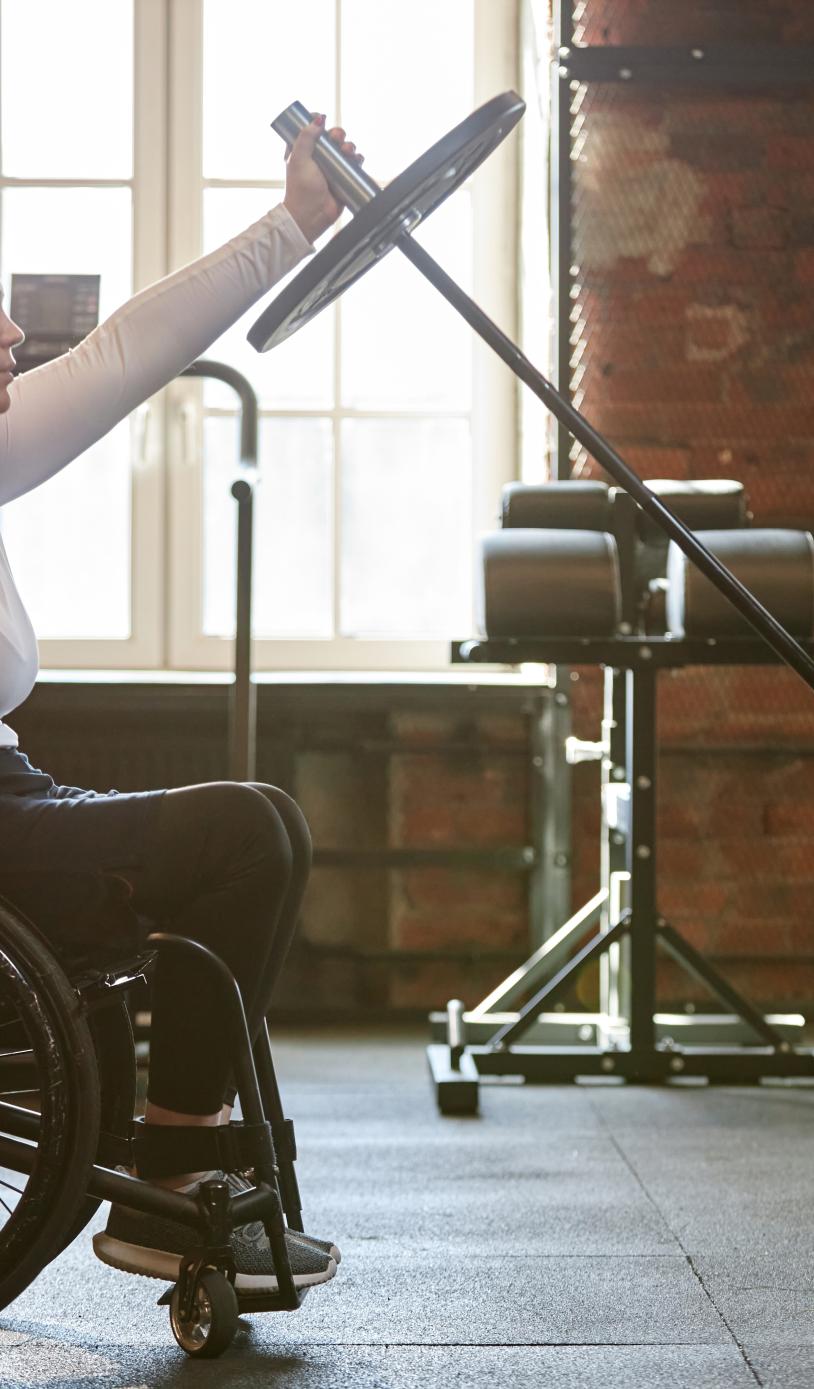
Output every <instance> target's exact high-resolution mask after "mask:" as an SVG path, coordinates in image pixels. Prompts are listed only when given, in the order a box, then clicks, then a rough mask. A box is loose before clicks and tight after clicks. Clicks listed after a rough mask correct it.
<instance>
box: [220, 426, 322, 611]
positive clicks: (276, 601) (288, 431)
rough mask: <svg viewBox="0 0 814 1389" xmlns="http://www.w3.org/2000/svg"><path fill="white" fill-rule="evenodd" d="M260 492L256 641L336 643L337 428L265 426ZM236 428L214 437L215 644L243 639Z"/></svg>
mask: <svg viewBox="0 0 814 1389" xmlns="http://www.w3.org/2000/svg"><path fill="white" fill-rule="evenodd" d="M259 454H260V482H259V485H258V487H257V490H256V492H255V530H254V536H255V544H254V604H253V606H254V613H253V618H254V631H255V635H256V636H258V637H261V636H262V637H329V636H331V635H332V628H333V606H332V589H333V521H332V514H333V496H332V481H331V479H332V470H333V444H332V432H331V425H330V421H328V420H286V419H264V420H261V422H260V439H259ZM237 456H238V430H237V423H236V421H235V420H234V419H230V418H228V417H226V416H219V417H215V418H210V419H208V420H207V421H206V424H205V430H204V518H203V521H204V597H203V605H204V613H203V629H204V633H205V634H206V635H207V636H233V635H234V630H235V534H236V527H237V503H236V502H235V501H234V500H233V498H232V497H231V496H230V490H229V489H230V487H231V484H232V482H233V481H234V479H235V477H236V476H237V474H238V468H237Z"/></svg>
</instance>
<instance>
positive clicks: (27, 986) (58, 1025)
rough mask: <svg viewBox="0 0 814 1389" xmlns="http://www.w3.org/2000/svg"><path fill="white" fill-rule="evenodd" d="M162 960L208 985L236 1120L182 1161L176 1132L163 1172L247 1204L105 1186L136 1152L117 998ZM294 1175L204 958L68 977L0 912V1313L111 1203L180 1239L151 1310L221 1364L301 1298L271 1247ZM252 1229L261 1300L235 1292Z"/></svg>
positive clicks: (233, 1008) (260, 1082)
mask: <svg viewBox="0 0 814 1389" xmlns="http://www.w3.org/2000/svg"><path fill="white" fill-rule="evenodd" d="M167 951H172V952H182V953H183V952H186V953H187V954H190V953H192V952H196V953H197V954H198V955H199V956H203V957H204V958H205V959H206V967H207V968H209V969H211V970H212V972H213V974H214V976H215V978H216V979H217V981H218V982H217V987H218V990H219V992H220V994H221V996H222V999H223V1006H224V1016H226V1017H228V1019H229V1029H230V1051H231V1063H232V1067H233V1073H234V1078H235V1084H236V1087H237V1093H238V1099H239V1104H240V1113H241V1115H242V1119H241V1120H240V1121H238V1120H233V1121H232V1122H231V1123H230V1124H228V1125H222V1126H220V1127H216V1128H201V1129H200V1135H201V1138H200V1146H199V1145H198V1139H197V1133H198V1131H196V1134H195V1138H194V1140H193V1141H194V1144H195V1146H194V1148H191V1147H190V1146H189V1143H190V1139H189V1134H190V1131H189V1130H188V1129H187V1130H181V1131H179V1132H180V1133H182V1134H184V1135H185V1136H186V1141H185V1143H184V1146H183V1151H181V1150H179V1152H178V1158H179V1160H181V1161H182V1164H183V1165H182V1166H181V1167H180V1168H178V1167H175V1168H174V1169H168V1170H176V1171H178V1170H181V1171H192V1170H195V1171H208V1170H212V1169H218V1168H222V1169H224V1170H225V1171H247V1172H252V1173H253V1178H252V1180H253V1182H254V1187H253V1189H251V1190H247V1191H242V1192H239V1193H238V1194H236V1195H230V1192H229V1188H228V1186H227V1184H226V1183H225V1182H223V1181H220V1180H217V1179H213V1180H210V1181H205V1182H203V1183H202V1184H201V1187H200V1189H199V1192H198V1193H197V1195H195V1196H192V1195H188V1194H183V1193H179V1192H174V1191H170V1190H165V1189H163V1188H161V1187H158V1186H154V1185H150V1184H149V1183H148V1182H146V1181H143V1180H140V1179H139V1178H137V1177H131V1176H128V1175H127V1174H126V1173H124V1172H123V1171H117V1170H116V1169H117V1168H122V1167H128V1166H132V1165H133V1157H134V1147H135V1145H136V1143H137V1141H138V1140H137V1139H136V1137H135V1134H136V1131H137V1129H136V1122H134V1118H133V1116H134V1110H135V1103H136V1052H135V1044H134V1038H133V1029H132V1025H131V1021H130V1013H129V1010H128V1007H127V994H128V990H130V989H131V988H133V986H135V985H143V984H144V983H145V981H146V980H147V978H148V977H149V973H150V971H151V969H152V968H153V966H154V964H155V961H156V959H157V958H158V957H159V955H161V953H162V952H167ZM168 1132H171V1131H168ZM295 1159H296V1142H295V1136H294V1128H293V1125H292V1123H291V1122H290V1120H288V1119H286V1118H285V1117H284V1114H283V1108H282V1102H281V1099H280V1092H279V1089H278V1086H277V1081H276V1077H275V1073H274V1066H273V1062H272V1054H271V1046H270V1042H269V1035H268V1029H267V1028H266V1026H265V1024H264V1025H263V1027H262V1029H261V1031H260V1034H259V1036H258V1038H257V1040H256V1041H255V1043H254V1045H252V1043H251V1041H250V1038H249V1031H248V1027H247V1023H246V1015H245V1011H244V1007H243V1001H242V998H241V994H240V990H239V988H238V985H237V983H236V981H235V979H234V977H233V975H232V974H231V973H230V971H229V970H228V969H227V967H226V965H225V964H224V963H223V961H222V960H220V959H219V958H218V956H217V955H215V954H214V953H213V952H212V951H210V950H209V949H208V948H207V947H206V946H204V945H201V944H200V943H198V942H196V941H191V940H187V939H185V938H183V937H180V936H175V935H172V934H169V933H166V932H161V931H156V932H154V933H153V934H151V935H150V936H148V938H147V941H146V947H145V949H144V951H143V952H142V953H141V954H139V955H138V956H137V957H136V958H132V959H128V960H121V959H120V960H118V961H116V962H114V963H113V964H112V965H111V967H110V968H99V967H98V966H96V965H94V966H92V967H88V964H87V961H85V962H84V963H83V962H73V963H72V962H71V960H70V959H68V958H62V957H61V956H58V955H57V953H55V951H54V949H53V947H52V945H51V944H50V943H49V942H48V941H47V940H46V939H45V937H44V936H43V935H42V933H41V932H40V931H39V930H38V929H37V927H36V926H35V925H34V923H33V922H32V921H30V920H29V919H28V918H27V917H26V916H24V915H23V913H22V912H20V910H19V909H18V908H17V907H16V906H15V905H14V904H13V903H12V902H10V901H8V900H7V899H6V898H3V897H0V1308H1V1307H5V1306H7V1305H8V1304H9V1303H10V1302H11V1301H12V1300H13V1299H14V1298H16V1297H18V1296H19V1295H20V1293H22V1292H23V1291H24V1290H25V1288H27V1287H28V1285H29V1284H30V1283H31V1282H33V1280H34V1279H35V1278H36V1276H37V1274H38V1273H39V1272H40V1271H41V1270H42V1269H43V1268H45V1266H46V1265H47V1264H48V1263H49V1262H50V1261H51V1260H52V1259H54V1258H56V1257H57V1255H58V1254H60V1253H61V1252H62V1250H63V1249H65V1248H66V1246H67V1245H68V1244H70V1243H71V1242H72V1240H74V1239H75V1238H76V1236H77V1235H78V1234H79V1233H80V1231H81V1230H82V1229H84V1227H85V1225H86V1224H87V1223H88V1221H89V1220H90V1219H91V1217H92V1216H93V1215H94V1213H95V1212H96V1210H97V1209H98V1207H99V1205H100V1203H101V1201H103V1200H110V1201H116V1202H119V1203H121V1204H123V1205H127V1206H130V1207H132V1208H134V1209H135V1210H139V1211H142V1212H147V1213H149V1214H154V1215H160V1216H164V1217H165V1218H167V1219H169V1220H174V1221H179V1222H182V1223H184V1224H186V1225H188V1226H189V1250H188V1251H187V1252H186V1253H185V1255H184V1256H183V1258H182V1261H181V1266H180V1272H179V1277H178V1280H177V1282H176V1283H175V1284H174V1286H173V1287H171V1288H169V1289H168V1290H167V1291H166V1292H165V1293H164V1294H163V1296H162V1297H161V1298H159V1304H160V1305H168V1306H169V1316H170V1326H171V1328H172V1332H173V1335H174V1337H175V1339H176V1341H177V1343H178V1345H179V1346H180V1347H181V1349H182V1350H184V1351H185V1352H186V1353H187V1355H189V1356H192V1357H200V1358H212V1357H215V1356H217V1355H220V1354H221V1353H222V1352H223V1351H224V1350H225V1349H226V1348H227V1346H228V1345H229V1344H230V1343H231V1341H232V1338H233V1336H234V1333H235V1330H236V1329H237V1321H238V1316H239V1315H240V1314H241V1313H246V1312H261V1311H283V1310H290V1311H294V1310H296V1309H297V1308H298V1307H300V1306H301V1304H302V1302H303V1300H304V1298H305V1295H306V1293H307V1291H308V1289H307V1288H296V1287H295V1285H294V1280H293V1275H292V1272H291V1266H290V1262H289V1258H288V1253H287V1249H286V1242H285V1229H286V1224H287V1225H288V1227H289V1228H290V1229H292V1230H299V1231H301V1230H302V1228H303V1226H302V1212H301V1202H300V1194H299V1189H298V1185H297V1178H296V1174H295V1170H294V1164H295ZM250 1220H260V1221H262V1222H263V1225H264V1227H265V1230H266V1234H267V1236H268V1239H269V1242H270V1245H271V1250H272V1255H273V1258H274V1265H275V1270H276V1274H277V1284H278V1288H277V1291H276V1292H274V1293H264V1294H255V1293H247V1292H245V1291H241V1292H240V1293H238V1292H236V1290H235V1286H234V1279H235V1271H234V1264H233V1261H232V1255H231V1250H230V1246H229V1240H230V1235H231V1232H232V1230H233V1228H235V1227H236V1226H238V1225H243V1224H245V1223H247V1222H248V1221H250Z"/></svg>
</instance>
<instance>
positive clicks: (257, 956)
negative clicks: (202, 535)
mask: <svg viewBox="0 0 814 1389" xmlns="http://www.w3.org/2000/svg"><path fill="white" fill-rule="evenodd" d="M323 125H324V117H318V118H316V119H315V120H314V121H312V123H311V125H310V126H309V127H308V128H307V129H306V130H305V131H303V133H302V134H301V135H300V136H299V137H298V139H297V141H296V143H295V145H294V146H293V149H292V151H291V152H290V157H289V160H288V166H287V176H286V189H285V197H284V201H283V202H282V203H281V204H280V205H279V206H277V207H275V208H273V209H272V210H271V211H270V212H268V213H267V214H266V215H265V216H264V217H262V218H261V219H260V220H259V221H258V222H256V223H254V224H253V225H252V226H250V227H249V228H248V229H247V230H246V231H244V232H242V233H241V234H240V235H238V236H236V237H235V238H234V239H233V240H231V241H229V242H227V244H226V245H224V246H222V247H221V248H220V249H219V250H217V251H214V252H213V253H212V254H211V255H207V256H204V257H203V258H201V259H200V260H197V261H195V262H193V263H192V264H191V265H188V266H186V267H184V268H183V269H182V270H180V271H178V272H177V273H175V274H173V275H170V276H168V277H167V278H166V279H164V280H161V281H160V282H159V283H157V284H154V285H152V286H151V287H150V288H148V289H146V290H144V291H142V292H141V293H139V294H137V295H135V297H134V298H132V299H131V300H130V301H129V302H128V303H126V304H125V305H124V306H123V307H121V308H120V309H118V310H117V311H116V312H115V313H114V314H113V315H112V316H111V317H110V318H109V319H108V320H107V321H106V322H104V323H103V324H101V326H100V327H98V328H97V329H96V330H95V331H94V332H92V333H91V334H90V335H89V337H87V338H86V339H85V340H84V341H83V342H82V343H81V344H80V346H79V347H78V348H77V349H76V350H75V351H72V352H69V353H68V354H67V355H66V356H63V357H60V358H58V359H56V360H55V361H53V362H50V363H49V364H47V365H46V366H43V367H40V368H38V369H36V370H34V371H31V372H30V373H28V374H26V375H25V376H22V377H19V378H17V379H15V378H14V373H13V367H14V358H13V355H12V354H13V349H14V347H15V345H17V344H18V343H19V342H20V341H21V340H22V334H21V333H20V331H19V329H18V328H17V327H16V325H15V324H14V323H12V322H11V320H10V319H9V318H8V317H7V315H6V314H5V313H4V312H3V311H2V310H0V504H5V503H7V502H12V501H14V499H15V498H17V497H20V496H22V495H23V494H24V493H26V492H29V491H31V490H32V489H33V488H34V487H38V486H39V485H40V484H41V483H43V482H45V481H46V480H47V479H48V478H50V477H52V476H53V475H54V474H55V473H56V472H58V471H59V470H60V469H61V468H63V467H65V466H66V464H68V463H70V462H71V460H72V459H74V458H76V457H77V456H78V455H79V454H80V453H82V451H83V450H84V449H86V448H87V447H88V446H89V445H91V444H92V443H94V441H95V440H97V439H99V438H101V437H102V436H103V435H104V434H106V433H107V431H108V430H109V429H111V428H112V427H113V425H115V424H116V423H117V422H118V421H119V420H121V419H123V418H124V417H125V416H126V415H127V414H128V413H129V412H130V411H131V410H133V409H134V408H135V407H136V406H137V405H138V404H139V403H140V402H141V401H143V400H145V399H146V398H147V397H148V396H150V395H152V394H153V393H154V392H155V391H157V390H158V389H159V388H160V387H162V386H164V385H166V383H167V382H169V381H171V380H172V379H173V377H175V376H176V375H177V374H178V373H179V372H180V371H181V370H183V368H184V367H186V366H187V365H188V364H189V363H190V362H191V361H193V360H194V359H195V358H196V357H198V356H199V355H200V354H201V353H202V352H203V351H204V350H205V349H206V348H207V347H208V346H209V345H210V344H211V343H212V342H213V341H214V340H215V339H216V338H218V337H219V336H220V334H221V333H223V332H224V331H225V330H226V329H227V328H228V327H229V326H230V325H231V324H232V323H234V322H235V320H236V319H238V318H239V317H240V316H241V315H242V314H243V313H244V312H245V311H246V310H247V309H248V308H249V307H250V306H251V305H252V304H253V303H254V302H255V301H256V300H257V299H258V298H259V297H260V296H261V295H262V294H264V293H265V291H267V290H268V289H269V287H270V286H271V285H273V284H274V283H275V281H277V280H278V279H280V277H281V276H282V275H284V274H285V273H286V272H287V271H289V270H291V269H292V267H293V266H294V265H296V263H297V262H298V261H299V260H300V259H301V258H302V257H303V256H305V255H307V254H308V253H309V252H310V251H312V250H313V246H312V244H311V243H312V242H313V241H314V240H315V239H316V238H317V237H318V236H320V235H321V234H322V233H323V232H324V231H326V230H327V229H328V228H329V227H330V226H331V224H332V223H333V222H334V221H335V220H336V218H337V217H338V216H339V213H340V207H339V205H338V204H337V203H336V201H335V200H334V199H333V197H332V196H331V194H330V191H329V189H328V185H327V183H326V182H325V180H324V178H323V176H322V174H321V173H320V171H319V169H318V168H317V165H316V163H315V162H314V160H313V158H312V157H311V156H312V152H313V147H314V142H315V141H316V139H317V137H318V136H319V135H320V134H321V132H322V127H323ZM329 134H330V136H331V137H332V138H333V139H334V140H335V141H337V142H338V143H339V144H340V145H341V147H342V149H343V150H344V151H345V152H346V153H353V152H354V146H353V145H352V144H350V143H348V142H347V141H346V140H345V132H344V131H343V130H342V129H340V128H335V129H333V130H331V131H330V132H329ZM356 157H357V158H359V159H361V156H356ZM81 558H82V557H81V554H76V555H72V554H71V551H70V545H69V542H66V549H65V552H64V553H63V554H62V555H60V556H59V557H58V561H57V565H55V569H54V572H55V576H56V575H58V572H59V570H58V566H59V565H63V564H69V563H72V562H73V563H81ZM50 562H51V563H52V564H54V557H53V556H52V557H50ZM36 671H37V647H36V639H35V636H34V632H33V630H32V627H31V623H30V621H29V619H28V616H27V614H26V612H25V609H24V607H23V604H22V602H21V600H20V597H19V595H18V593H17V590H16V588H15V586H14V581H13V579H12V575H11V571H10V568H9V565H8V560H7V558H6V555H5V551H4V549H3V546H2V541H0V715H2V716H5V715H7V714H8V713H10V712H11V711H12V710H13V709H15V708H16V707H17V706H18V705H19V704H21V703H22V701H23V700H24V699H25V698H26V697H27V695H28V694H29V692H30V690H31V688H32V687H33V684H34V681H35V678H36ZM310 855H311V844H310V838H309V833H308V828H307V825H306V823H305V820H304V818H303V816H302V814H301V812H300V810H299V809H298V807H297V805H296V804H295V803H294V802H293V801H292V800H291V799H290V798H289V797H288V796H287V795H285V794H284V793H283V792H282V791H280V790H278V789H276V788H275V787H273V786H266V785H255V784H251V785H245V784H239V783H233V782H216V783H209V784H205V785H199V786H188V787H184V788H182V789H178V790H167V791H161V790H157V791H147V792H139V793H132V794H126V793H119V792H117V791H109V792H107V794H102V793H99V792H95V791H87V790H82V789H80V788H77V787H72V786H60V785H57V784H56V783H55V782H54V781H53V779H52V778H51V777H50V776H48V775H47V774H46V773H44V772H41V771H39V770H37V769H36V768H34V767H33V766H32V765H31V763H30V762H29V761H28V759H27V758H26V757H25V756H24V754H23V753H22V752H20V751H19V749H18V746H17V737H16V735H15V734H14V732H13V730H12V729H11V728H9V727H8V725H7V724H5V723H0V891H1V892H2V893H3V894H4V895H6V896H8V897H9V898H11V899H12V900H13V902H14V903H15V905H17V906H19V908H20V909H21V910H22V911H23V912H24V913H27V914H28V915H30V917H31V919H32V920H33V921H34V922H36V924H37V926H38V927H39V928H40V930H42V931H43V932H44V933H45V935H46V936H49V935H50V937H51V939H52V940H53V942H54V944H55V945H56V946H57V947H62V948H67V949H68V950H70V947H71V945H72V942H73V933H76V938H77V939H78V938H79V934H80V933H81V932H82V931H85V932H87V930H88V921H89V920H90V919H92V914H91V913H89V911H88V903H89V902H90V901H91V899H92V898H93V895H94V893H95V894H97V896H98V894H99V892H100V890H101V891H102V895H103V897H104V896H105V894H106V895H107V900H108V901H111V900H113V898H115V897H116V894H118V909H117V910H115V911H110V912H108V914H107V916H106V917H105V916H104V915H102V917H101V918H100V919H102V920H104V921H105V923H106V924H105V926H104V930H105V932H106V940H105V941H104V942H101V943H103V944H104V945H105V946H108V945H109V946H110V948H111V950H112V951H114V952H115V951H116V950H117V949H120V950H127V949H130V950H131V951H133V952H135V950H137V949H138V948H139V944H140V937H139V930H142V931H143V924H142V923H141V920H140V919H141V918H149V919H150V920H151V921H152V922H155V923H160V924H161V925H162V927H164V928H165V929H166V930H168V931H171V932H172V933H174V934H175V935H180V936H186V937H189V938H191V939H192V940H194V941H198V942H201V943H202V944H204V945H205V946H208V947H209V948H210V949H211V950H212V951H214V952H215V954H216V955H218V956H219V957H220V958H221V959H222V960H223V961H224V962H225V964H226V965H227V966H228V968H229V969H230V970H231V972H232V974H233V975H234V977H235V979H236V981H237V983H238V985H239V987H240V990H241V993H242V996H243V999H244V1003H245V1006H246V1012H247V1016H248V1019H249V1024H250V1031H251V1032H252V1035H254V1034H255V1032H256V1031H257V1030H258V1029H259V1028H260V1027H261V1026H262V1025H263V1020H264V1018H265V1014H266V1013H267V1011H268V1007H269V1002H270V997H271V992H272V989H273V986H274V983H275V981H276V979H277V977H278V975H279V972H280V969H281V966H282V964H283V961H284V959H285V956H286V951H287V950H288V946H289V943H290V941H291V937H292V933H293V931H294V927H295V923H296V920H297V916H298V912H299V908H300V903H301V901H302V896H303V892H304V889H305V885H306V881H307V878H308V872H309V866H310ZM66 885H70V887H71V889H72V893H71V892H68V891H66ZM84 889H87V891H85V890H84ZM117 933H118V935H117ZM188 953H189V956H190V958H187V954H186V953H184V954H183V955H181V954H178V953H173V952H172V951H167V952H166V953H165V952H163V951H162V952H159V958H158V961H157V964H156V969H155V977H154V981H153V996H152V1027H151V1045H150V1069H149V1079H148V1091H147V1102H146V1111H145V1115H144V1120H143V1122H140V1124H139V1125H138V1126H137V1127H138V1130H139V1132H138V1137H137V1139H136V1145H135V1153H136V1169H137V1170H136V1175H139V1176H140V1177H143V1178H146V1179H147V1180H149V1181H153V1182H155V1183H157V1184H159V1185H162V1186H165V1187H170V1188H172V1189H174V1190H176V1191H180V1192H188V1193H194V1192H195V1191H196V1190H197V1188H198V1185H199V1183H200V1182H201V1181H203V1180H204V1179H206V1178H212V1177H213V1175H215V1174H216V1169H215V1170H214V1171H213V1170H209V1171H206V1172H202V1171H200V1170H199V1171H173V1170H172V1160H171V1159H170V1160H168V1157H167V1152H168V1144H170V1146H172V1144H171V1140H173V1139H175V1140H176V1142H175V1146H174V1149H173V1151H174V1152H177V1151H178V1140H182V1139H183V1136H184V1134H185V1133H189V1134H194V1133H195V1132H196V1131H197V1132H198V1133H199V1132H200V1129H201V1128H204V1127H211V1126H217V1125H220V1124H221V1123H223V1122H228V1119H229V1115H230V1113H231V1107H232V1104H233V1102H234V1098H235V1091H234V1088H232V1083H231V1077H230V1074H229V1059H228V1056H229V1053H228V1048H227V1026H226V1021H225V1019H224V1018H223V1008H222V999H221V998H220V996H219V995H218V991H217V988H216V987H215V982H214V980H213V976H212V972H211V971H210V970H208V969H207V968H205V967H204V965H205V962H203V961H202V962H199V961H198V960H197V959H196V958H195V955H194V952H191V951H190V952H188ZM220 1175H221V1176H222V1177H223V1176H224V1175H225V1179H226V1180H227V1181H228V1184H229V1187H230V1190H231V1191H232V1192H235V1191H240V1190H242V1189H247V1188H249V1187H250V1186H251V1183H250V1182H249V1180H248V1179H247V1178H246V1177H245V1176H244V1175H241V1174H240V1173H239V1172H227V1173H225V1174H224V1173H220ZM189 1243H190V1230H189V1228H188V1227H187V1226H185V1225H182V1224H180V1223H179V1224H175V1223H173V1221H172V1220H169V1219H162V1218H159V1217H157V1216H155V1215H148V1214H146V1213H143V1212H140V1211H137V1210H134V1209H131V1208H130V1207H128V1206H124V1205H116V1204H113V1205H112V1206H111V1211H110V1217H109V1220H108V1223H107V1228H106V1230H105V1231H104V1232H103V1233H99V1234H97V1235H96V1236H95V1238H94V1248H95V1251H96V1254H97V1255H98V1257H99V1258H100V1259H102V1260H104V1261H105V1262H106V1263H108V1264H112V1265H113V1266H114V1267H117V1268H120V1269H124V1270H127V1271H129V1272H132V1273H141V1274H146V1275H148V1276H151V1277H155V1278H162V1279H174V1278H176V1277H177V1276H178V1273H179V1265H180V1262H181V1256H182V1254H183V1253H184V1251H186V1250H187V1249H188V1246H189ZM286 1249H287V1252H288V1255H289V1262H290V1266H291V1272H292V1274H293V1278H294V1285H295V1287H297V1288H305V1287H309V1286H312V1285H314V1284H318V1283H323V1282H326V1281H327V1280H328V1279H330V1278H331V1277H333V1275H334V1273H335V1272H336V1265H337V1262H338V1260H339V1253H338V1250H337V1249H336V1247H335V1246H334V1245H333V1244H332V1242H331V1241H330V1240H320V1239H315V1238H312V1237H309V1236H306V1235H303V1234H298V1233H295V1232H293V1231H287V1232H286ZM231 1253H232V1257H233V1260H234V1268H235V1273H236V1279H235V1287H236V1289H237V1290H238V1291H240V1290H241V1289H243V1290H246V1289H249V1290H252V1291H253V1292H256V1293H273V1292H275V1290H276V1289H277V1287H278V1280H277V1276H276V1272H275V1267H274V1260H273V1258H272V1254H271V1249H270V1245H269V1241H268V1239H267V1237H266V1234H265V1231H264V1227H263V1223H262V1222H261V1221H255V1222H254V1223H253V1224H249V1225H246V1226H242V1227H240V1228H238V1229H236V1230H235V1231H234V1232H233V1234H232V1237H231Z"/></svg>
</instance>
